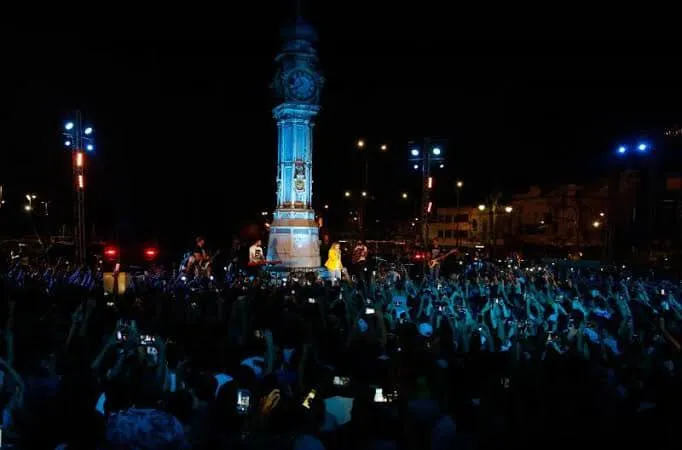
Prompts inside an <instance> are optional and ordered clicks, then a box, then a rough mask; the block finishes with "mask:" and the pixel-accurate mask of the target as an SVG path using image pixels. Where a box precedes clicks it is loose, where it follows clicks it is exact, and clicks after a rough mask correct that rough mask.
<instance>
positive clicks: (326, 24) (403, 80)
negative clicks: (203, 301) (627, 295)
mask: <svg viewBox="0 0 682 450" xmlns="http://www.w3.org/2000/svg"><path fill="white" fill-rule="evenodd" d="M280 9H282V10H281V11H275V12H274V13H273V14H272V15H271V16H270V17H268V18H267V19H266V20H263V21H260V22H259V23H258V26H254V27H253V28H252V29H250V30H249V33H248V35H247V34H245V33H242V32H236V31H233V32H232V33H231V34H228V33H227V32H226V33H224V34H222V35H221V33H217V32H216V33H212V34H211V33H209V34H206V35H201V36H198V37H197V36H194V37H191V38H190V37H187V38H185V37H183V35H182V34H181V35H179V37H176V38H166V37H165V35H161V36H159V37H157V38H154V39H152V38H150V37H147V38H145V39H139V40H136V39H133V38H128V39H125V40H124V39H121V40H115V39H104V38H91V39H88V40H86V39H84V38H83V37H82V36H76V35H69V34H56V35H41V34H29V33H23V34H22V33H14V34H12V35H11V38H10V39H9V40H8V39H5V40H4V41H3V47H2V50H3V54H4V55H5V56H4V62H5V64H4V65H5V67H7V68H11V71H10V73H9V79H10V82H6V83H4V84H2V85H0V114H1V115H2V117H1V118H2V120H1V122H0V131H2V136H3V141H2V144H0V148H1V150H0V151H1V154H2V163H1V164H0V184H3V185H4V186H5V190H6V196H7V197H6V198H7V204H6V208H5V211H3V215H2V216H1V217H3V220H5V224H6V225H7V226H8V227H9V225H8V224H15V222H16V220H13V219H11V218H10V216H11V215H12V214H15V213H11V214H10V212H9V211H11V210H12V208H14V209H15V210H16V215H18V216H20V215H21V213H20V209H19V208H20V206H17V204H18V203H19V202H21V197H23V195H24V194H25V193H26V192H36V193H37V194H38V195H39V196H40V197H41V198H48V199H49V200H51V201H52V204H51V210H50V214H51V219H50V220H51V221H53V225H52V226H53V227H54V226H55V224H57V223H70V221H71V191H70V182H71V180H70V169H69V164H70V160H69V158H68V156H67V153H66V152H65V151H64V150H63V149H62V147H61V143H62V139H61V137H60V132H61V124H62V123H63V120H64V119H66V118H68V117H69V112H70V111H72V110H73V109H81V110H82V111H83V113H84V114H85V116H86V117H87V118H88V119H89V121H90V122H91V123H92V124H93V126H94V127H95V129H96V138H97V151H96V153H95V155H93V157H92V160H91V163H90V169H89V170H90V171H89V175H88V191H87V192H88V215H89V217H90V218H91V219H94V221H95V223H96V228H97V231H98V233H99V234H101V235H102V236H105V237H110V236H112V233H114V232H118V233H119V235H128V236H144V237H145V238H147V237H152V236H153V237H158V238H159V239H160V240H161V241H162V242H171V241H172V242H173V243H174V244H175V243H177V242H182V243H185V242H189V241H191V239H192V236H193V235H194V233H205V234H207V235H208V236H209V238H212V239H213V240H214V241H219V240H223V239H225V237H226V236H229V234H230V233H231V232H232V231H234V230H236V229H239V228H240V227H241V226H242V224H243V223H246V222H249V221H256V220H259V219H260V211H262V210H271V209H272V207H273V206H274V202H275V198H274V174H275V162H276V139H275V132H276V128H275V124H274V121H273V120H272V117H271V109H272V107H273V106H274V99H273V95H272V93H271V91H270V90H269V83H270V81H271V78H272V76H273V74H274V70H275V66H274V63H273V57H274V56H275V54H276V53H277V51H278V49H279V48H280V45H281V42H280V41H279V36H278V34H279V26H280V25H281V24H283V23H284V22H285V21H286V20H287V19H288V17H290V14H288V13H290V11H289V9H288V8H284V7H282V8H280ZM306 16H307V18H308V19H309V20H310V21H311V22H312V23H313V24H314V25H315V26H316V27H317V29H318V32H319V34H320V38H321V41H320V44H319V45H318V50H319V55H320V65H321V67H320V68H321V70H322V72H323V74H324V76H325V77H326V79H327V85H326V86H325V89H324V91H323V97H322V107H323V110H322V112H321V114H320V116H319V118H318V125H317V126H316V128H315V150H314V154H315V157H314V171H315V187H314V188H315V191H314V195H315V198H316V200H317V201H318V202H319V203H320V204H324V203H328V204H330V210H333V211H335V212H338V213H339V216H340V215H342V214H341V213H343V214H346V213H347V211H348V205H347V204H346V203H344V199H343V191H344V190H346V189H355V190H356V191H357V190H359V188H360V185H359V180H360V176H359V168H360V167H361V164H360V162H359V160H358V158H357V155H356V150H355V147H354V145H355V142H356V140H357V139H358V138H363V139H365V140H366V142H367V146H368V148H370V149H373V150H374V151H376V153H377V154H378V147H379V145H381V144H384V143H385V144H387V145H388V146H389V152H388V154H384V155H377V156H375V157H374V159H373V160H372V162H371V165H370V175H371V177H370V178H371V183H370V191H371V192H372V193H373V194H374V195H375V196H376V198H377V200H376V201H375V202H374V204H373V206H372V214H374V215H375V216H376V217H385V218H387V219H389V218H395V217H399V216H401V215H403V216H405V217H407V216H409V215H410V210H411V206H410V207H406V206H405V205H404V204H403V205H402V206H401V200H400V193H401V192H403V191H410V192H412V191H414V194H416V193H417V191H416V190H415V189H416V187H417V186H418V178H416V177H415V175H414V173H412V172H411V170H410V167H409V165H408V163H407V161H406V159H407V154H408V151H407V140H408V139H410V138H419V137H423V136H438V137H443V138H446V139H447V141H448V145H447V147H446V149H447V154H448V156H447V157H448V161H447V167H446V169H445V170H444V171H442V172H441V173H439V174H438V175H437V189H438V203H439V204H441V205H446V204H448V203H450V204H452V203H453V200H452V199H453V188H452V181H453V180H454V179H456V178H461V179H463V180H464V182H465V186H466V189H465V190H464V193H463V202H464V201H471V202H478V201H480V200H481V199H482V198H483V197H484V196H485V195H486V194H487V193H489V192H491V190H500V191H502V192H505V193H511V192H513V191H514V190H517V189H519V188H523V187H525V186H528V185H529V184H539V183H546V182H560V181H574V180H575V181H580V180H582V179H589V178H590V177H592V176H594V175H596V174H600V173H604V171H605V170H607V166H608V163H609V160H610V158H611V157H612V155H613V149H614V148H615V147H614V146H615V145H616V144H617V143H618V142H619V140H621V139H622V138H623V136H630V135H636V134H638V133H639V132H640V131H643V132H646V131H649V130H653V129H656V128H658V127H661V126H663V125H667V124H671V123H680V122H682V115H681V114H682V112H681V111H682V85H681V84H680V83H679V72H678V71H677V70H676V69H674V64H675V60H674V58H673V57H671V56H670V52H669V51H668V50H669V47H665V46H661V45H659V44H657V43H655V42H650V43H643V42H620V43H619V42H615V41H612V42H610V43H594V42H586V41H582V42H578V43H567V42H554V43H542V44H541V43H538V42H533V41H486V42H482V41H473V40H461V41H450V40H448V39H446V38H445V36H434V35H430V37H431V39H427V38H421V37H420V36H422V35H421V34H420V33H415V34H414V35H411V34H409V33H405V30H404V29H400V28H399V27H395V28H396V29H392V30H387V31H386V32H385V33H375V34H374V37H373V38H371V39H363V38H362V37H361V34H357V35H349V33H348V32H347V30H346V31H344V32H341V30H340V28H339V27H338V26H335V25H334V24H333V21H334V12H333V11H332V12H329V11H327V12H320V11H316V10H315V8H310V7H309V8H307V11H306ZM12 203H13V204H14V205H12ZM0 234H4V233H0Z"/></svg>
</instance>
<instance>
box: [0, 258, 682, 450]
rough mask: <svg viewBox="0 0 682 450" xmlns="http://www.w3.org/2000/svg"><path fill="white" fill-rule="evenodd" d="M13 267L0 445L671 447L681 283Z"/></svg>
mask: <svg viewBox="0 0 682 450" xmlns="http://www.w3.org/2000/svg"><path fill="white" fill-rule="evenodd" d="M334 252H340V249H339V247H337V246H334V245H332V246H331V250H330V252H329V253H330V258H329V261H328V262H327V268H328V269H329V272H331V277H326V276H324V277H320V276H319V274H317V273H286V274H285V273H281V274H279V275H276V274H272V273H267V272H263V271H259V272H258V273H254V272H253V271H250V272H248V271H247V272H244V271H240V270H228V271H227V273H226V274H225V277H220V278H219V279H217V278H218V277H215V276H214V275H212V274H211V275H205V274H191V275H188V274H186V273H181V274H178V273H168V272H163V271H161V270H159V271H157V272H150V273H145V274H142V275H140V276H139V277H135V278H133V279H132V280H131V284H130V285H129V286H127V288H126V289H125V290H122V291H117V292H113V293H111V292H106V291H105V289H104V288H103V277H102V274H101V272H100V271H98V270H97V269H85V268H77V269H73V268H70V267H69V266H68V265H66V264H62V265H57V266H47V265H42V266H40V265H31V264H27V263H26V262H21V263H14V264H13V265H11V266H10V267H9V268H8V269H7V270H6V271H5V273H4V274H3V278H2V285H1V289H2V292H1V294H2V295H1V299H2V304H1V305H0V313H1V315H0V317H1V318H2V327H3V328H2V346H1V347H0V351H1V353H0V392H1V393H2V394H1V396H0V408H1V410H2V434H1V439H2V443H1V445H2V447H1V448H2V449H3V450H4V449H5V448H18V449H23V448H27V449H29V448H30V449H55V448H61V449H68V450H74V449H186V448H198V449H203V448H206V449H233V448H235V449H329V450H334V449H338V450H347V449H358V450H359V449H446V448H447V449H454V448H457V449H461V448H466V449H483V448H503V447H504V448H507V447H510V446H511V447H512V448H540V447H545V446H556V445H560V446H567V447H568V446H571V447H574V446H585V445H588V446H589V445H592V444H594V445H604V444H607V445H620V444H625V443H628V442H636V443H645V444H646V445H648V446H649V447H654V448H658V447H661V448H662V447H663V446H666V445H668V444H670V443H674V442H675V438H676V434H677V433H676V432H677V430H676V429H675V422H676V419H675V418H676V414H675V410H676V407H677V405H678V404H679V400H680V388H679V386H680V383H679V382H680V376H682V371H681V370H680V365H681V364H682V361H681V360H680V356H679V355H680V344H679V341H680V334H681V332H682V328H681V326H682V298H681V294H682V292H681V289H680V288H681V286H680V284H679V282H673V281H666V280H660V279H656V277H655V276H653V275H652V274H646V275H643V276H639V275H638V274H635V273H631V272H629V271H628V269H627V268H625V267H623V266H618V267H617V268H615V267H610V266H599V267H593V268H584V267H582V268H581V267H579V266H578V265H574V264H572V263H570V262H566V263H561V262H555V263H550V264H539V263H534V262H530V261H518V260H511V259H510V260H495V261H492V260H483V259H478V258H473V257H472V258H463V259H461V264H457V265H454V267H455V268H456V269H457V270H455V271H454V272H452V273H449V272H448V273H446V272H445V271H440V272H439V271H437V270H436V271H433V270H432V271H430V272H429V271H427V272H426V274H425V276H423V277H419V278H417V277H416V276H413V277H411V276H410V272H409V271H407V270H404V269H403V267H402V266H400V264H396V265H393V266H390V267H388V266H387V268H384V267H381V268H379V267H374V266H373V265H372V264H371V263H369V258H368V255H367V248H366V247H365V248H364V250H362V249H361V250H360V252H359V253H358V254H357V255H355V257H354V262H355V263H357V264H354V267H353V269H354V270H352V271H351V272H352V273H350V274H348V273H347V272H346V271H342V265H341V263H340V254H339V255H335V254H334Z"/></svg>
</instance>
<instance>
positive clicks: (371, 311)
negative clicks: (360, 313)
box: [365, 308, 376, 314]
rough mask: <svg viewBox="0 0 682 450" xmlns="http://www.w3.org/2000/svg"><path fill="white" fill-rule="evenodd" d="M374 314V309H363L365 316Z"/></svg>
mask: <svg viewBox="0 0 682 450" xmlns="http://www.w3.org/2000/svg"><path fill="white" fill-rule="evenodd" d="M375 312H376V311H374V308H365V314H374V313H375Z"/></svg>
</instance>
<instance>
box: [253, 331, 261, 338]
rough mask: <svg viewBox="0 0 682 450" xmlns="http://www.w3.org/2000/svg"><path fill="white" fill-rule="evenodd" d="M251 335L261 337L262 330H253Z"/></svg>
mask: <svg viewBox="0 0 682 450" xmlns="http://www.w3.org/2000/svg"><path fill="white" fill-rule="evenodd" d="M253 335H254V337H255V338H256V339H263V331H261V330H256V331H254V332H253Z"/></svg>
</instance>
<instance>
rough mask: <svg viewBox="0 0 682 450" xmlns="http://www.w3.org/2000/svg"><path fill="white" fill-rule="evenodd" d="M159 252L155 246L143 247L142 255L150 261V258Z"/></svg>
mask: <svg viewBox="0 0 682 450" xmlns="http://www.w3.org/2000/svg"><path fill="white" fill-rule="evenodd" d="M158 254H159V251H158V250H157V249H155V248H152V247H150V248H146V249H144V257H145V259H147V260H148V261H151V260H152V259H154V258H156V256H157V255H158Z"/></svg>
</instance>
